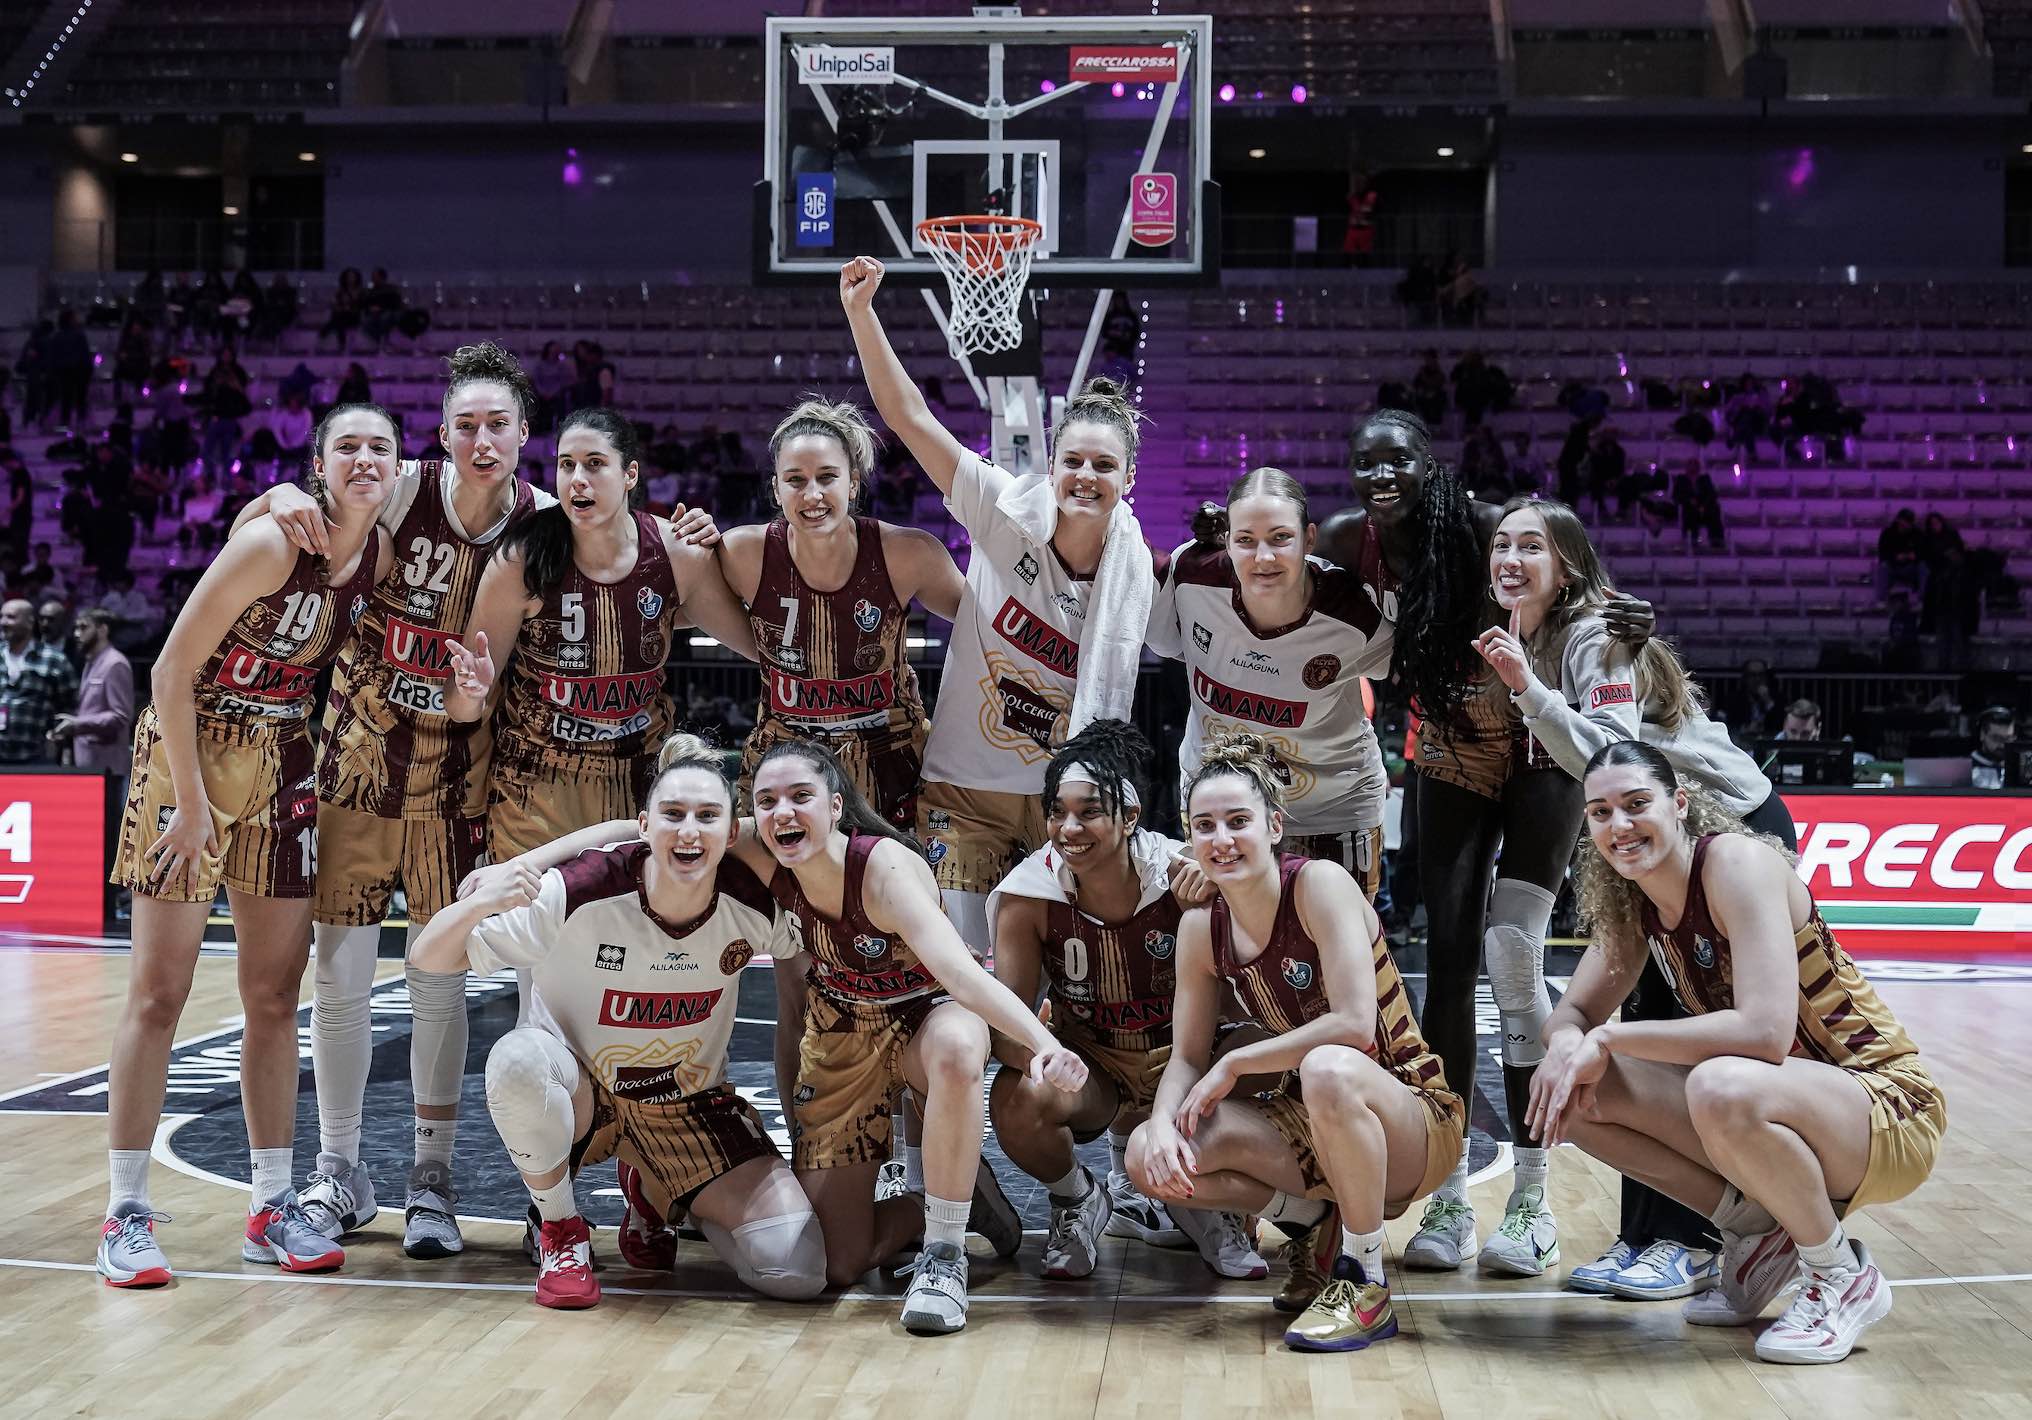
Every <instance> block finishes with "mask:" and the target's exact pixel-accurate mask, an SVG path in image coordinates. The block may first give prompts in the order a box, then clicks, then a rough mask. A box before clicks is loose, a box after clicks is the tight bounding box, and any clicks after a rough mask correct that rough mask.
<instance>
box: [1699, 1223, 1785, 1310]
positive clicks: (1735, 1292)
mask: <svg viewBox="0 0 2032 1420" xmlns="http://www.w3.org/2000/svg"><path fill="white" fill-rule="evenodd" d="M1799 1276H1800V1269H1799V1249H1798V1248H1797V1247H1795V1246H1794V1245H1793V1242H1792V1236H1791V1234H1789V1233H1787V1232H1786V1231H1785V1230H1784V1229H1783V1228H1772V1229H1771V1230H1770V1231H1769V1232H1766V1233H1731V1232H1726V1231H1725V1232H1723V1233H1722V1260H1721V1267H1720V1269H1719V1270H1718V1272H1717V1275H1716V1277H1715V1282H1714V1286H1712V1287H1710V1288H1709V1289H1708V1290H1707V1291H1705V1292H1702V1293H1701V1294H1700V1295H1699V1296H1697V1297H1692V1298H1689V1299H1688V1300H1687V1303H1686V1305H1685V1306H1683V1307H1681V1308H1680V1310H1679V1314H1680V1315H1681V1316H1682V1317H1684V1318H1685V1319H1686V1323H1687V1325H1689V1326H1748V1325H1749V1324H1750V1323H1751V1322H1753V1321H1755V1320H1756V1319H1757V1318H1758V1317H1759V1316H1761V1315H1763V1312H1764V1308H1766V1307H1768V1306H1770V1305H1771V1303H1772V1302H1773V1301H1774V1300H1776V1298H1777V1297H1778V1295H1779V1294H1780V1293H1781V1292H1783V1291H1784V1290H1785V1289H1786V1288H1788V1287H1791V1286H1793V1285H1795V1284H1796V1283H1797V1282H1798V1281H1799Z"/></svg>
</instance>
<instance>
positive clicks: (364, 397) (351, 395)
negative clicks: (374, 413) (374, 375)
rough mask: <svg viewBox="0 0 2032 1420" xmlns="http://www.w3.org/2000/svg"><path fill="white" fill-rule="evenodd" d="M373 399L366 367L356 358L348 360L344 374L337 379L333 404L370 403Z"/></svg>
mask: <svg viewBox="0 0 2032 1420" xmlns="http://www.w3.org/2000/svg"><path fill="white" fill-rule="evenodd" d="M373 400H374V386H373V384H372V382H371V381H369V380H368V378H367V367H366V366H365V365H362V364H361V363H360V362H359V361H358V360H352V361H348V362H347V364H346V376H345V378H344V379H342V380H340V381H339V392H338V393H337V394H336V395H333V396H332V402H333V403H334V404H371V403H373Z"/></svg>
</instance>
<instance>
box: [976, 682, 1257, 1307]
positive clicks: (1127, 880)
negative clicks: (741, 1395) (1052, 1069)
mask: <svg viewBox="0 0 2032 1420" xmlns="http://www.w3.org/2000/svg"><path fill="white" fill-rule="evenodd" d="M1149 765H1150V745H1149V742H1148V741H1147V740H1145V739H1144V738H1143V736H1142V735H1141V734H1139V733H1138V732H1137V731H1136V729H1135V728H1134V727H1133V726H1131V725H1129V724H1126V723H1124V722H1123V721H1121V720H1096V721H1094V722H1093V723H1092V724H1091V725H1089V726H1087V727H1086V728H1085V729H1084V730H1081V731H1080V732H1079V733H1078V734H1077V735H1074V736H1073V737H1072V738H1071V739H1069V740H1067V741H1066V742H1065V745H1064V746H1063V747H1062V748H1061V749H1060V750H1059V752H1058V753H1057V754H1056V755H1054V756H1053V757H1052V760H1051V763H1050V764H1048V765H1047V766H1045V771H1044V825H1045V831H1046V833H1047V834H1049V835H1050V842H1048V843H1047V844H1046V845H1045V846H1044V847H1042V848H1040V849H1038V850H1037V851H1036V852H1035V853H1033V854H1031V855H1030V856H1029V857H1028V858H1025V859H1024V860H1023V861H1022V862H1021V863H1019V864H1017V865H1016V867H1015V869H1014V870H1013V871H1012V872H1011V873H1010V874H1009V876H1008V877H1006V878H1004V879H1002V882H1001V884H1000V885H999V886H998V887H997V888H996V889H995V891H994V892H993V893H992V894H990V895H989V898H988V920H989V922H990V924H991V925H992V927H993V929H994V933H995V937H994V941H995V977H996V979H997V980H999V981H1001V982H1002V983H1003V984H1004V985H1006V986H1008V988H1009V989H1010V990H1011V991H1014V992H1015V993H1016V995H1017V996H1018V997H1020V998H1021V999H1023V1000H1025V1001H1035V1000H1037V999H1038V995H1039V993H1040V991H1041V992H1042V993H1043V995H1044V996H1045V998H1046V1002H1047V1004H1046V1006H1045V1007H1044V1009H1045V1011H1046V1012H1047V1013H1048V1014H1047V1017H1046V1019H1047V1020H1048V1021H1049V1023H1050V1025H1051V1028H1052V1033H1053V1034H1054V1035H1056V1036H1057V1037H1058V1038H1059V1040H1060V1041H1061V1042H1062V1043H1064V1044H1065V1045H1066V1046H1068V1047H1069V1048H1071V1049H1072V1050H1073V1051H1074V1052H1076V1053H1077V1054H1078V1055H1079V1057H1080V1058H1081V1059H1082V1060H1084V1061H1086V1062H1087V1067H1088V1069H1087V1083H1086V1088H1085V1089H1083V1090H1081V1091H1080V1092H1079V1093H1078V1094H1077V1095H1068V1094H1066V1093H1064V1092H1063V1091H1060V1090H1054V1089H1047V1088H1040V1087H1038V1086H1035V1085H1033V1084H1031V1083H1030V1081H1029V1079H1028V1078H1027V1077H1026V1076H1025V1075H1024V1074H1023V1073H1022V1071H1023V1067H1024V1066H1025V1065H1027V1064H1028V1063H1029V1056H1030V1052H1029V1051H1028V1049H1027V1048H1025V1047H1024V1046H1022V1045H1021V1044H1019V1043H1017V1042H1014V1041H1009V1040H1005V1039H1002V1038H1000V1037H997V1039H996V1042H995V1053H996V1056H997V1058H998V1059H1000V1060H1001V1061H1002V1063H1003V1065H1004V1066H1005V1067H1009V1068H1004V1069H1003V1070H1001V1071H1000V1072H999V1073H997V1074H996V1076H995V1083H994V1087H993V1089H992V1090H991V1091H990V1093H989V1096H988V1109H989V1114H990V1117H991V1118H992V1119H993V1121H994V1125H995V1137H996V1138H997V1139H999V1140H1000V1141H1001V1144H1002V1150H1003V1152H1004V1153H1006V1154H1008V1156H1009V1158H1010V1159H1011V1160H1012V1161H1013V1162H1014V1163H1015V1164H1016V1165H1017V1167H1019V1168H1021V1169H1022V1170H1023V1171H1024V1172H1025V1173H1027V1174H1029V1175H1030V1176H1031V1177H1032V1178H1035V1179H1038V1180H1040V1181H1041V1182H1043V1183H1044V1184H1045V1186H1046V1189H1047V1191H1048V1193H1049V1195H1050V1198H1051V1234H1050V1236H1049V1237H1048V1238H1047V1239H1046V1241H1045V1244H1044V1275H1045V1276H1046V1277H1051V1278H1076V1277H1085V1276H1088V1275H1090V1274H1091V1273H1092V1272H1093V1270H1094V1265H1095V1263H1096V1262H1097V1261H1098V1259H1099V1243H1100V1239H1101V1236H1102V1235H1103V1234H1104V1233H1107V1234H1111V1235H1114V1236H1117V1237H1141V1238H1143V1239H1144V1240H1145V1241H1149V1242H1157V1243H1160V1244H1170V1245H1179V1244H1185V1243H1187V1242H1188V1241H1189V1242H1190V1243H1191V1244H1192V1245H1195V1246H1197V1247H1198V1248H1199V1250H1200V1256H1201V1257H1203V1258H1204V1259H1205V1260H1206V1262H1207V1265H1208V1266H1209V1267H1211V1268H1213V1269H1214V1271H1216V1272H1218V1273H1220V1274H1221V1275H1222V1276H1224V1277H1244V1278H1247V1277H1261V1276H1262V1275H1263V1274H1264V1271H1265V1270H1266V1269H1265V1266H1264V1262H1263V1259H1262V1258H1261V1257H1260V1256H1258V1255H1257V1253H1256V1251H1255V1249H1254V1248H1253V1247H1251V1246H1250V1245H1249V1241H1248V1239H1247V1237H1246V1236H1245V1235H1244V1233H1243V1230H1242V1226H1241V1222H1240V1220H1239V1219H1237V1218H1236V1217H1234V1215H1232V1214H1227V1213H1218V1212H1208V1211H1203V1210H1194V1209H1180V1210H1179V1211H1178V1213H1176V1214H1171V1213H1169V1212H1167V1211H1166V1210H1165V1208H1164V1205H1163V1204H1161V1203H1158V1202H1156V1201H1155V1200H1154V1199H1150V1198H1146V1197H1144V1196H1143V1195H1142V1194H1140V1193H1138V1192H1137V1191H1136V1189H1135V1187H1134V1186H1133V1185H1132V1184H1130V1182H1129V1179H1128V1174H1127V1171H1126V1168H1125V1166H1124V1157H1125V1155H1126V1151H1127V1148H1128V1140H1129V1134H1130V1131H1131V1130H1133V1129H1134V1128H1135V1126H1136V1125H1138V1124H1140V1123H1142V1121H1143V1120H1144V1118H1145V1117H1146V1116H1147V1115H1148V1114H1149V1110H1150V1102H1151V1100H1152V1099H1153V1098H1154V1097H1155V1095H1156V1091H1157V1077H1158V1076H1159V1075H1160V1074H1161V1073H1162V1072H1163V1069H1164V1064H1165V1062H1166V1061H1167V1060H1168V1059H1170V1057H1171V995H1172V987H1173V984H1174V978H1175V970H1176V966H1177V945H1178V918H1179V914H1180V913H1181V912H1182V911H1183V910H1184V904H1185V903H1187V902H1189V901H1200V900H1203V899H1204V896H1205V881H1204V875H1203V874H1201V873H1200V872H1199V871H1198V869H1197V868H1196V867H1195V866H1193V865H1192V864H1191V863H1190V860H1189V859H1186V858H1184V857H1182V856H1181V855H1182V854H1183V852H1184V845H1183V844H1181V843H1179V842H1178V841H1177V840H1175V839H1170V838H1166V837H1164V836H1163V835H1162V834H1158V833H1152V832H1151V831H1150V830H1148V829H1146V828H1143V827H1141V826H1140V825H1139V820H1140V819H1141V817H1142V813H1143V808H1142V805H1143V793H1144V791H1145V790H1146V789H1147V788H1148V785H1149V780H1148V777H1147V776H1148V773H1149ZM1178 878H1187V879H1190V881H1189V882H1185V881H1181V882H1178V883H1177V884H1176V885H1174V879H1178ZM1103 1131H1105V1132H1106V1133H1107V1134H1108V1139H1109V1146H1110V1150H1111V1152H1112V1153H1113V1154H1114V1156H1115V1157H1114V1161H1113V1162H1114V1169H1113V1170H1112V1171H1111V1172H1110V1173H1109V1174H1108V1176H1107V1178H1106V1179H1104V1180H1097V1179H1095V1178H1094V1177H1093V1176H1092V1175H1091V1174H1090V1173H1089V1172H1088V1171H1087V1169H1086V1168H1085V1167H1084V1166H1083V1165H1082V1164H1081V1163H1080V1162H1079V1160H1078V1159H1077V1158H1076V1157H1075V1156H1074V1153H1073V1147H1074V1144H1075V1143H1084V1142H1086V1141H1088V1140H1091V1139H1095V1138H1097V1137H1099V1136H1100V1134H1101V1133H1102V1132H1103Z"/></svg>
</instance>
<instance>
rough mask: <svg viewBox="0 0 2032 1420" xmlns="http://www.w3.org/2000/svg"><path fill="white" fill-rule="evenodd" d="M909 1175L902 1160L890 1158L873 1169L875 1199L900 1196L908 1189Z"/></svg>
mask: <svg viewBox="0 0 2032 1420" xmlns="http://www.w3.org/2000/svg"><path fill="white" fill-rule="evenodd" d="M908 1178H909V1175H908V1174H907V1173H906V1172H905V1170H904V1167H903V1160H901V1159H891V1160H889V1161H888V1162H887V1163H885V1164H883V1165H882V1167H881V1168H879V1169H877V1170H875V1201H876V1202H877V1203H880V1202H881V1201H882V1200H883V1199H885V1198H901V1197H902V1196H903V1195H904V1194H906V1193H908V1192H909V1191H910V1190H909V1188H908V1187H907V1186H906V1185H907V1181H908Z"/></svg>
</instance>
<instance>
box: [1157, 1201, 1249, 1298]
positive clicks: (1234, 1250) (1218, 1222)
mask: <svg viewBox="0 0 2032 1420" xmlns="http://www.w3.org/2000/svg"><path fill="white" fill-rule="evenodd" d="M1171 1219H1172V1221H1173V1222H1175V1223H1177V1224H1178V1228H1179V1231H1180V1232H1182V1233H1184V1234H1185V1235H1186V1236H1187V1237H1188V1238H1191V1239H1192V1242H1193V1245H1194V1246H1195V1247H1197V1248H1198V1249H1199V1255H1200V1259H1201V1261H1203V1262H1205V1263H1206V1265H1207V1266H1208V1267H1211V1268H1212V1269H1213V1270H1214V1275H1215V1276H1218V1277H1233V1278H1235V1279H1237V1280H1239V1281H1245V1282H1253V1281H1254V1280H1256V1279H1257V1278H1258V1277H1268V1276H1269V1275H1270V1264H1269V1263H1267V1262H1265V1261H1264V1260H1263V1254H1262V1253H1260V1252H1258V1251H1256V1248H1255V1246H1254V1244H1252V1243H1251V1242H1250V1240H1249V1234H1248V1232H1247V1231H1246V1230H1245V1229H1244V1228H1243V1226H1242V1219H1241V1217H1240V1215H1238V1214H1235V1213H1215V1212H1212V1211H1210V1210H1208V1209H1205V1208H1181V1209H1179V1210H1178V1211H1177V1212H1176V1213H1173V1214H1172V1215H1171Z"/></svg>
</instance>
